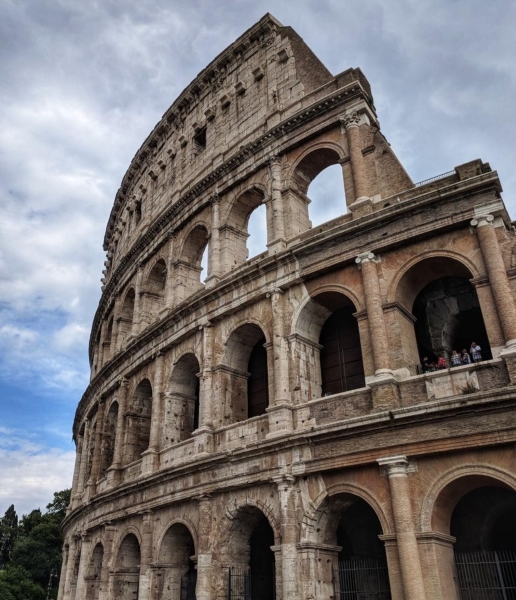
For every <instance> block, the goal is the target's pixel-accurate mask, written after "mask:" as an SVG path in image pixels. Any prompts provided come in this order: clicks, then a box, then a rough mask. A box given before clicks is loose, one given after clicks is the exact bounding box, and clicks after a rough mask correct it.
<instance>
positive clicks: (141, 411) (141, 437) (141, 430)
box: [126, 379, 152, 462]
mask: <svg viewBox="0 0 516 600" xmlns="http://www.w3.org/2000/svg"><path fill="white" fill-rule="evenodd" d="M151 412H152V387H151V384H150V381H149V380H148V379H144V380H143V381H142V382H141V383H140V384H139V385H138V387H137V388H136V390H135V392H134V394H133V397H132V399H131V403H130V407H129V411H128V413H127V416H126V419H127V425H128V427H127V448H126V462H132V461H135V460H138V459H139V458H140V455H141V453H142V452H144V451H145V450H147V448H148V447H149V440H150V427H151Z"/></svg>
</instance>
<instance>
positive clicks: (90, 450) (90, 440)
mask: <svg viewBox="0 0 516 600" xmlns="http://www.w3.org/2000/svg"><path fill="white" fill-rule="evenodd" d="M97 419H98V412H97V410H95V413H94V414H93V415H91V416H90V426H89V428H88V436H87V439H85V440H84V443H86V444H87V450H86V460H87V463H86V479H85V483H86V482H87V481H88V480H89V479H90V477H91V475H92V470H93V455H94V454H95V442H96V436H95V431H96V429H97Z"/></svg>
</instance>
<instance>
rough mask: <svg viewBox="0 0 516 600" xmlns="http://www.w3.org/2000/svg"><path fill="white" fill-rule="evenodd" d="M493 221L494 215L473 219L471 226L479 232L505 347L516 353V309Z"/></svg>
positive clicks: (481, 248) (479, 240)
mask: <svg viewBox="0 0 516 600" xmlns="http://www.w3.org/2000/svg"><path fill="white" fill-rule="evenodd" d="M493 221H494V217H493V216H492V215H485V216H481V217H477V218H476V219H473V221H471V225H472V226H473V227H475V228H476V231H477V236H478V242H479V244H480V250H481V252H482V256H483V258H484V263H485V265H486V269H487V275H488V277H489V282H490V284H491V289H492V291H493V297H494V299H495V303H496V309H497V311H498V315H499V317H500V323H501V325H502V330H503V333H504V337H505V345H506V347H507V348H510V349H511V350H514V351H515V352H516V308H515V306H514V297H513V294H512V290H511V285H510V283H509V279H508V277H507V271H506V269H505V264H504V262H503V257H502V253H501V251H500V245H499V244H498V238H497V236H496V231H495V230H494V226H493Z"/></svg>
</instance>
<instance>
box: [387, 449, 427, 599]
mask: <svg viewBox="0 0 516 600" xmlns="http://www.w3.org/2000/svg"><path fill="white" fill-rule="evenodd" d="M377 462H378V464H379V465H380V466H382V467H385V468H386V470H387V475H388V477H389V487H390V490H391V504H392V512H393V515H394V526H395V529H396V541H397V543H398V554H399V559H400V570H401V578H402V581H403V588H404V590H405V598H406V600H425V598H426V596H425V586H424V581H423V571H422V569H421V559H420V556H419V549H418V544H417V539H416V533H415V526H414V517H413V514H412V502H411V498H410V486H409V480H408V460H407V457H406V456H389V457H386V458H380V459H378V461H377Z"/></svg>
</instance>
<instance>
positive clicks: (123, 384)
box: [118, 377, 129, 389]
mask: <svg viewBox="0 0 516 600" xmlns="http://www.w3.org/2000/svg"><path fill="white" fill-rule="evenodd" d="M118 385H119V386H120V387H122V388H126V389H127V388H128V387H129V379H127V377H122V379H120V380H119V382H118Z"/></svg>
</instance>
